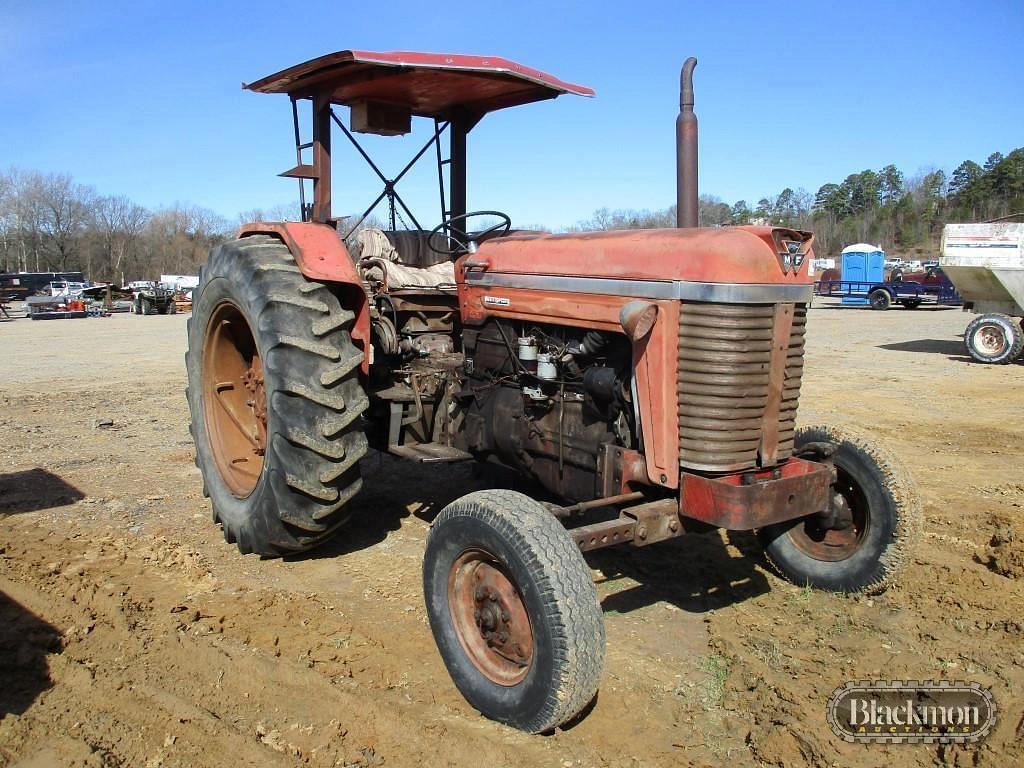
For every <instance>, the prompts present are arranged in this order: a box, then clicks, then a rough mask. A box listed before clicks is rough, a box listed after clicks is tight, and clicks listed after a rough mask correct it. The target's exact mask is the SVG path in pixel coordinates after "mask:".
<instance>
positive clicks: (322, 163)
mask: <svg viewBox="0 0 1024 768" xmlns="http://www.w3.org/2000/svg"><path fill="white" fill-rule="evenodd" d="M242 87H243V88H246V89H248V90H250V91H254V92H256V93H281V94H287V95H288V96H289V97H290V98H291V102H292V119H293V122H294V128H295V144H296V159H297V161H298V163H297V165H296V166H295V167H294V168H291V169H289V170H287V171H285V172H284V173H282V174H281V175H282V176H286V177H291V178H296V179H298V180H299V201H300V206H301V208H302V218H303V220H304V221H312V222H317V223H322V224H328V225H330V226H334V227H336V226H337V223H338V220H337V219H335V218H333V217H332V216H331V124H332V123H333V124H334V125H336V126H337V127H338V128H339V129H340V130H341V131H342V132H343V133H344V135H345V137H346V138H347V139H348V140H349V141H350V142H351V143H352V144H353V145H355V148H356V149H357V150H358V152H359V154H360V155H362V157H363V159H364V160H366V162H367V163H369V164H370V166H371V167H372V168H373V170H374V172H375V173H376V174H377V176H379V177H380V179H381V181H382V183H383V185H384V191H383V192H382V193H381V194H380V196H378V197H377V199H376V200H375V201H374V202H373V203H371V204H370V206H369V208H367V209H366V211H365V212H364V213H363V214H362V216H360V217H358V218H357V219H356V221H355V223H354V224H352V225H351V227H349V229H348V233H351V232H354V231H355V229H356V228H357V227H358V226H359V225H360V224H361V223H362V221H363V220H365V218H366V217H367V216H368V215H369V214H370V212H371V211H373V209H374V208H375V207H376V205H377V204H378V203H379V202H381V200H384V199H387V201H388V207H389V217H388V218H389V220H390V224H391V229H392V230H394V229H395V228H396V220H397V218H399V217H401V213H400V211H405V214H406V215H407V216H408V218H409V219H410V220H411V222H412V224H413V226H414V228H415V229H417V230H420V229H421V227H420V225H419V222H418V221H417V220H416V217H415V216H413V215H412V212H411V211H409V210H408V207H407V206H406V205H405V203H404V202H403V201H402V199H401V197H399V196H398V195H397V193H396V192H395V185H396V184H397V183H398V182H399V181H400V180H401V179H402V177H403V176H404V175H405V174H406V172H407V171H408V170H409V168H410V167H411V166H412V165H413V164H414V163H415V162H416V161H417V160H419V158H420V157H422V156H423V155H424V153H425V152H426V151H427V150H428V149H429V147H430V146H431V145H433V146H435V147H436V148H437V168H438V185H439V187H440V192H441V219H442V221H448V220H449V219H452V218H454V219H456V220H458V219H460V217H465V215H466V135H467V134H468V133H469V131H470V130H472V128H473V127H474V126H475V125H476V124H477V123H478V122H479V121H480V119H481V118H482V117H483V116H484V115H486V114H487V113H488V112H494V111H495V110H499V109H505V108H506V107H515V106H519V105H520V104H529V103H531V102H534V101H544V100H546V99H553V98H555V97H557V96H561V95H562V94H565V93H570V94H575V95H577V96H593V95H594V91H593V90H591V89H590V88H587V87H585V86H582V85H574V84H573V83H567V82H564V81H562V80H559V79H558V78H557V77H553V76H551V75H549V74H547V73H545V72H541V71H540V70H536V69H530V68H529V67H524V66H522V65H521V64H517V63H516V62H514V61H510V60H508V59H503V58H501V57H498V56H468V55H465V54H457V53H416V52H413V51H386V52H373V51H354V50H347V51H337V52H336V53H328V54H326V55H325V56H320V57H318V58H315V59H310V60H309V61H307V62H305V63H303V64H296V65H295V66H294V67H289V68H288V69H285V70H282V71H280V72H277V73H276V74H273V75H268V76H267V77H264V78H262V79H260V80H257V81H256V82H254V83H249V84H245V83H243V84H242ZM304 100H308V101H310V102H312V110H313V120H312V123H313V138H312V140H311V141H309V142H303V141H302V140H301V138H300V130H299V116H298V112H297V108H296V103H297V102H299V101H304ZM339 105H340V106H345V107H348V108H349V113H350V114H349V125H348V126H347V127H346V126H345V125H344V124H343V123H342V121H341V120H340V119H339V118H338V116H337V115H336V114H335V113H334V110H333V108H334V107H335V106H339ZM413 117H421V118H428V119H432V120H433V121H434V124H435V130H434V135H433V137H432V138H431V140H430V141H429V142H428V143H427V145H426V146H424V147H423V149H421V150H420V151H419V153H417V154H416V155H415V156H414V157H413V159H412V161H410V163H409V164H408V165H407V166H406V167H405V168H404V169H402V171H401V172H399V173H398V174H396V175H395V176H392V177H388V176H386V175H385V174H384V172H383V171H381V169H380V168H378V167H377V165H376V164H375V163H374V162H373V160H371V159H370V156H369V155H368V154H367V152H366V151H365V150H364V149H363V148H362V147H361V146H360V145H359V143H358V141H357V140H356V138H355V136H354V135H353V134H356V133H369V134H376V135H379V136H402V135H404V134H408V133H410V131H411V130H412V128H411V123H412V118H413ZM445 132H447V134H448V144H449V146H448V157H447V158H446V159H443V158H442V156H441V155H442V150H441V135H442V134H443V133H445ZM307 149H311V150H312V155H313V156H312V162H307V160H305V159H304V157H303V152H304V151H305V150H307ZM445 168H447V175H448V188H447V190H446V189H445V184H444V173H445ZM304 180H311V181H312V182H313V201H312V203H311V204H310V205H308V206H307V204H306V193H305V187H304V185H303V182H304ZM446 192H447V194H446ZM446 231H447V230H446ZM347 236H348V234H346V235H344V237H347Z"/></svg>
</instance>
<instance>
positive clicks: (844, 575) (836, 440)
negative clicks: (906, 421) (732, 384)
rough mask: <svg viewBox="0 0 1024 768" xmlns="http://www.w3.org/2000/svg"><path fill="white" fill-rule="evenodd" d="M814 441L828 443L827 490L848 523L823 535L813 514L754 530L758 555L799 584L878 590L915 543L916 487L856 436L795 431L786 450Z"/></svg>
mask: <svg viewBox="0 0 1024 768" xmlns="http://www.w3.org/2000/svg"><path fill="white" fill-rule="evenodd" d="M818 443H832V444H833V445H835V446H836V450H835V453H834V455H833V456H832V461H833V463H834V465H835V468H836V481H835V483H834V484H833V486H832V490H833V494H834V496H835V498H836V499H837V500H839V501H841V502H842V503H844V504H846V505H847V507H848V508H849V509H850V511H851V515H852V518H853V520H854V525H853V526H851V527H850V528H848V529H847V530H845V531H825V530H823V529H822V528H821V527H820V526H819V525H818V516H817V515H809V516H807V517H805V518H800V519H798V520H790V521H786V522H784V523H779V524H777V525H771V526H768V527H767V528H762V529H761V530H759V531H758V537H759V538H760V539H761V542H762V544H763V545H764V548H765V554H766V555H767V557H768V560H769V562H770V563H771V564H772V565H773V566H774V567H775V569H776V570H777V571H778V572H779V574H780V575H781V576H783V577H784V578H786V579H788V580H789V581H791V582H793V583H794V584H798V585H800V586H812V587H815V588H817V589H825V590H828V591H831V592H866V593H869V594H875V593H878V592H882V591H884V590H885V589H887V588H888V587H889V586H890V585H891V584H892V583H893V582H894V581H895V580H896V579H897V577H898V575H899V572H900V569H901V567H902V566H903V565H904V563H905V562H906V561H907V559H908V553H909V551H910V550H911V548H912V547H913V546H915V545H916V543H917V541H918V539H919V538H920V530H921V518H922V514H923V513H922V508H921V501H920V495H919V493H918V491H917V487H916V485H915V484H914V482H913V480H912V479H911V477H910V475H909V474H908V473H907V471H906V469H904V468H903V466H902V465H901V463H900V462H899V461H898V460H897V459H896V457H894V456H893V455H891V454H890V453H889V452H888V451H885V450H883V449H882V448H880V447H879V446H878V445H877V444H874V443H873V442H872V441H871V440H869V439H868V438H867V437H866V436H865V435H863V434H860V433H858V432H856V431H851V430H848V429H846V428H843V429H838V428H836V427H828V426H812V427H804V428H802V429H799V430H797V433H796V440H795V443H794V453H799V452H800V450H801V448H810V449H813V448H814V447H815V446H814V445H812V444H818Z"/></svg>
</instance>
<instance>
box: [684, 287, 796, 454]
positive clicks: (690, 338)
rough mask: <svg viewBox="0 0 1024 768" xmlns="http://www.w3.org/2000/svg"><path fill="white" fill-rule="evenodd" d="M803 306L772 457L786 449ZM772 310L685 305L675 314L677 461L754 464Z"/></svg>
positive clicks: (787, 451) (789, 441) (768, 364)
mask: <svg viewBox="0 0 1024 768" xmlns="http://www.w3.org/2000/svg"><path fill="white" fill-rule="evenodd" d="M806 320H807V309H806V306H805V305H803V304H797V305H796V306H795V307H794V310H793V325H792V330H791V332H790V337H789V348H788V350H787V357H786V364H785V378H784V383H783V388H782V399H781V402H780V404H779V423H778V430H779V431H778V458H779V459H780V460H781V459H785V458H788V457H789V456H790V455H791V454H792V452H793V429H794V424H795V422H796V410H797V401H798V399H799V397H800V379H801V376H802V374H803V357H804V328H805V325H806ZM774 323H775V306H774V305H771V304H701V303H684V304H683V305H682V308H681V312H680V316H679V384H678V394H679V463H680V465H681V466H682V467H684V468H688V469H698V470H703V471H709V472H727V471H735V470H742V469H750V468H754V467H756V466H758V464H759V457H758V450H759V448H760V447H761V437H762V430H763V420H764V415H765V409H766V407H767V405H768V394H769V392H768V390H769V375H770V367H771V354H772V335H773V332H774Z"/></svg>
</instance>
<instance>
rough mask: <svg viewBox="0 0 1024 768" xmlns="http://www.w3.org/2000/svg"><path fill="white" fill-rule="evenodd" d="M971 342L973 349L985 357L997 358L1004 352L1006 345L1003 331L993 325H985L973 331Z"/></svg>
mask: <svg viewBox="0 0 1024 768" xmlns="http://www.w3.org/2000/svg"><path fill="white" fill-rule="evenodd" d="M972 341H973V342H974V348H975V349H977V350H978V351H980V352H981V353H982V354H984V355H985V356H987V357H998V356H999V355H1001V354H1002V353H1003V352H1005V351H1006V346H1007V344H1008V342H1007V339H1006V334H1005V333H1004V332H1003V329H1002V328H1000V327H999V326H998V325H996V324H995V323H986V324H985V325H982V326H980V327H979V328H977V329H975V331H974V334H973V336H972Z"/></svg>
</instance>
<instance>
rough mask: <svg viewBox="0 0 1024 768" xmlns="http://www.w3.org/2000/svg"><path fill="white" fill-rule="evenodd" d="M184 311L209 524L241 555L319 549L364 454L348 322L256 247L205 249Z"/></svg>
mask: <svg viewBox="0 0 1024 768" xmlns="http://www.w3.org/2000/svg"><path fill="white" fill-rule="evenodd" d="M193 300H194V304H193V312H192V317H191V318H190V320H189V325H188V351H187V353H186V358H185V359H186V367H187V369H188V392H187V397H188V403H189V410H190V411H191V417H192V421H191V430H192V436H193V439H194V441H195V444H196V465H197V466H198V467H199V469H200V470H201V471H202V474H203V482H204V487H205V491H206V492H207V493H208V494H209V496H210V502H211V505H212V515H213V519H214V521H215V522H220V524H221V525H222V527H223V529H224V538H225V539H226V540H227V541H228V542H229V543H237V545H238V549H239V550H240V551H241V552H243V553H249V552H255V553H258V554H260V555H264V556H275V555H283V554H287V553H290V552H296V551H301V550H304V549H308V548H310V547H313V546H315V545H317V544H319V543H321V542H322V541H324V540H325V539H327V538H328V537H329V536H330V535H331V534H332V533H333V532H334V531H335V530H336V529H337V528H338V526H340V525H341V524H342V523H344V522H345V521H346V520H347V518H348V516H349V514H350V505H349V502H350V501H351V499H352V497H353V496H355V495H356V493H357V492H358V491H359V489H360V488H361V484H362V480H361V478H360V473H359V460H360V459H361V458H362V457H363V456H364V455H365V453H366V449H367V443H366V436H365V434H364V432H363V429H362V419H361V418H360V415H361V414H362V412H363V410H364V409H365V408H366V406H367V399H366V394H365V392H364V391H363V388H362V386H361V385H360V382H359V375H360V367H359V366H360V363H361V362H362V359H363V358H362V354H363V353H362V352H361V351H360V350H359V349H357V348H356V347H355V345H353V343H352V337H351V335H350V333H349V328H350V326H351V322H352V313H351V312H347V311H346V310H344V309H343V308H342V307H341V305H340V303H339V301H338V298H337V297H336V296H335V295H334V294H333V293H332V292H331V291H330V290H329V289H328V288H327V287H326V286H325V285H323V284H321V283H317V282H313V281H310V280H307V279H306V278H305V277H304V276H303V275H302V273H301V272H300V271H299V270H298V268H297V267H296V266H295V262H294V259H293V258H292V256H291V254H290V253H289V252H288V249H287V247H285V246H284V245H283V244H282V243H281V242H280V241H278V240H276V239H275V238H270V237H265V236H251V237H246V238H243V239H241V240H236V241H232V242H229V243H226V244H224V245H222V246H220V247H219V248H217V249H215V250H214V251H213V253H212V254H211V256H210V260H209V262H208V264H207V265H206V267H205V268H204V269H203V270H202V273H201V279H200V285H199V287H198V288H196V289H195V291H194V293H193ZM215 351H216V354H215V353H214V352H215ZM257 359H258V365H257V364H256V361H257ZM213 360H219V361H220V363H219V364H218V365H213V363H212V362H211V361H213ZM232 360H234V361H235V362H234V363H231V364H229V362H225V361H232ZM232 365H234V366H235V367H232ZM246 366H249V367H248V368H247V367H246ZM254 373H259V374H260V375H261V376H262V387H261V388H259V387H257V389H256V391H253V390H251V389H250V388H249V387H250V386H252V379H251V377H252V375H253V374H254ZM246 374H249V375H250V379H249V380H248V383H247V380H246V378H245V375H246ZM221 380H223V381H221ZM229 406H230V407H229ZM264 406H265V414H266V415H265V420H263V419H261V418H260V416H259V414H260V413H261V412H263V407H264ZM228 411H230V412H231V418H228V416H227V415H226V414H227V412H228ZM260 424H262V425H263V429H264V430H265V432H264V433H263V434H261V432H260ZM211 425H212V426H213V429H212V430H211ZM211 435H212V436H213V437H211ZM261 440H262V443H263V446H262V450H263V451H264V453H263V455H262V456H260V454H259V451H260V450H261V448H260V441H261Z"/></svg>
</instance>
